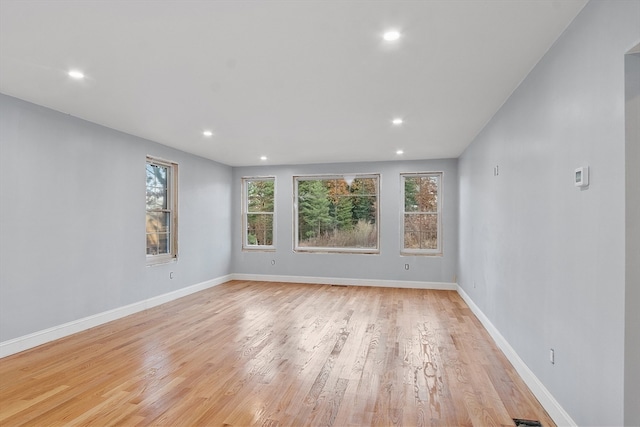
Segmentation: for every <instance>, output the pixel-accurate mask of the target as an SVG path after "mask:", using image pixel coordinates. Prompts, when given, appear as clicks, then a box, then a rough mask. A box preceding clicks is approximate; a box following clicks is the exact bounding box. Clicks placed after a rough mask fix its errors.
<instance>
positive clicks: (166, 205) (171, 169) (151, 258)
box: [146, 157, 178, 264]
mask: <svg viewBox="0 0 640 427" xmlns="http://www.w3.org/2000/svg"><path fill="white" fill-rule="evenodd" d="M177 179H178V165H177V164H176V163H172V162H168V161H165V160H159V159H155V158H153V157H147V162H146V241H147V264H156V263H161V262H167V261H170V260H173V259H175V258H177V256H178V194H177V191H178V181H177Z"/></svg>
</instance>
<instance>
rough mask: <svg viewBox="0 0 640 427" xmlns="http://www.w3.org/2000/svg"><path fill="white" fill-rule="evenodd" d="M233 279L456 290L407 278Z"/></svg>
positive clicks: (246, 276)
mask: <svg viewBox="0 0 640 427" xmlns="http://www.w3.org/2000/svg"><path fill="white" fill-rule="evenodd" d="M231 278H232V279H233V280H252V281H257V282H285V283H314V284H319V285H351V286H379V287H385V288H408V289H436V290H447V291H455V290H457V286H458V285H457V284H456V283H446V282H417V281H409V280H376V279H346V278H340V277H311V276H277V275H270V274H240V273H235V274H232V275H231Z"/></svg>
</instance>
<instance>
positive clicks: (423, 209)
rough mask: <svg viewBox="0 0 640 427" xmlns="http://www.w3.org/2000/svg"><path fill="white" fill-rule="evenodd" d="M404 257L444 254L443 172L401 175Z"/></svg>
mask: <svg viewBox="0 0 640 427" xmlns="http://www.w3.org/2000/svg"><path fill="white" fill-rule="evenodd" d="M401 179H402V189H403V202H404V203H403V206H404V209H403V233H402V235H403V239H402V240H403V245H402V253H405V254H424V255H439V254H442V209H441V205H442V200H441V199H442V197H441V186H442V172H432V173H414V174H402V175H401Z"/></svg>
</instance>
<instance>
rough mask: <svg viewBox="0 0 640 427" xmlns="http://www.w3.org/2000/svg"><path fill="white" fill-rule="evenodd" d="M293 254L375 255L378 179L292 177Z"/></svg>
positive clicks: (349, 176) (376, 244) (340, 176)
mask: <svg viewBox="0 0 640 427" xmlns="http://www.w3.org/2000/svg"><path fill="white" fill-rule="evenodd" d="M294 188H295V203H294V210H295V212H294V218H295V250H296V251H301V252H355V253H378V252H379V247H378V192H379V190H378V188H379V175H371V174H368V175H344V176H342V175H339V176H307V177H294Z"/></svg>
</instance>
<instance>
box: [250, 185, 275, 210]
mask: <svg viewBox="0 0 640 427" xmlns="http://www.w3.org/2000/svg"><path fill="white" fill-rule="evenodd" d="M274 183H275V182H274V181H273V180H265V181H246V185H247V206H248V211H249V212H273V206H274Z"/></svg>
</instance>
